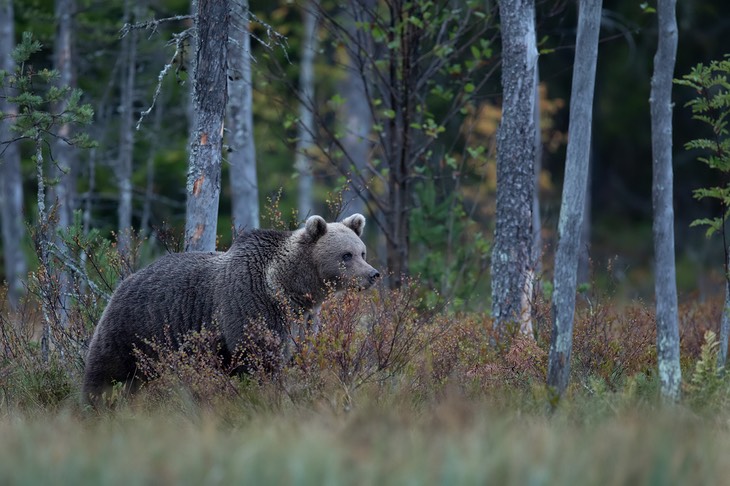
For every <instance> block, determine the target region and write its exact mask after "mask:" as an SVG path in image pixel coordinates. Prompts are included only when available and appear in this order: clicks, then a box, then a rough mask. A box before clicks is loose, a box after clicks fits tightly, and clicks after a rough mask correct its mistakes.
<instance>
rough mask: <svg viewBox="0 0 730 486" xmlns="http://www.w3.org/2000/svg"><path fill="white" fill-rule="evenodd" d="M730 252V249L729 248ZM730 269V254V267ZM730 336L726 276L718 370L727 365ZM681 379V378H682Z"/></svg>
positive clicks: (729, 287)
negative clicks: (729, 336)
mask: <svg viewBox="0 0 730 486" xmlns="http://www.w3.org/2000/svg"><path fill="white" fill-rule="evenodd" d="M728 252H730V248H728ZM727 268H730V253H729V254H728V266H727V267H726V271H727ZM728 334H730V279H729V278H728V277H727V276H725V305H724V307H723V309H722V320H721V321H720V352H719V353H718V356H717V367H718V369H722V370H724V369H725V365H726V364H727V345H728ZM680 378H681V376H680Z"/></svg>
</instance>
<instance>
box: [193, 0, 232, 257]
mask: <svg viewBox="0 0 730 486" xmlns="http://www.w3.org/2000/svg"><path fill="white" fill-rule="evenodd" d="M229 19H230V7H229V2H228V1H227V0H225V1H221V0H198V1H197V10H196V15H195V27H196V31H197V39H198V40H197V49H196V56H195V58H196V63H195V73H194V77H195V84H194V86H193V106H194V107H195V126H194V129H193V131H192V134H191V139H192V142H191V144H190V161H189V166H188V181H187V188H186V189H187V212H186V218H185V251H213V250H215V247H216V237H217V228H218V202H219V200H220V189H221V159H222V153H221V151H222V149H223V126H224V125H223V124H224V119H225V114H226V103H227V100H228V94H227V93H228V88H227V85H226V82H227V62H228V23H229Z"/></svg>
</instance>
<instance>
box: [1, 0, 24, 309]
mask: <svg viewBox="0 0 730 486" xmlns="http://www.w3.org/2000/svg"><path fill="white" fill-rule="evenodd" d="M14 18H15V17H14V15H13V2H12V0H0V69H2V70H4V71H6V72H9V73H12V72H13V71H14V69H15V63H14V62H13V56H12V54H13V47H14V46H15V25H14ZM11 94H12V92H11V91H10V89H9V88H7V87H6V89H5V90H4V92H2V93H0V113H2V116H0V222H1V223H2V243H3V258H4V265H5V266H4V268H5V279H6V281H7V285H8V303H9V305H10V308H11V309H15V308H17V305H18V302H19V299H20V296H21V295H22V294H23V279H24V278H25V274H26V273H27V271H28V266H27V264H26V261H25V255H24V254H23V248H22V244H23V237H24V235H25V225H24V224H23V180H22V175H21V172H20V149H19V147H18V144H17V143H14V142H12V140H13V138H14V136H13V133H12V131H11V130H10V128H11V126H12V123H13V119H14V117H15V116H16V115H17V114H18V108H17V106H15V105H14V104H13V103H10V102H9V101H8V100H7V96H9V95H11Z"/></svg>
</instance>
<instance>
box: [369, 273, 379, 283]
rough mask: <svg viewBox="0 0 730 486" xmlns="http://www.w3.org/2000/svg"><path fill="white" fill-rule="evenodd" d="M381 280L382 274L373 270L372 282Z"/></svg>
mask: <svg viewBox="0 0 730 486" xmlns="http://www.w3.org/2000/svg"><path fill="white" fill-rule="evenodd" d="M379 278H380V272H378V271H377V270H373V273H371V274H370V280H371V281H373V280H377V279H379Z"/></svg>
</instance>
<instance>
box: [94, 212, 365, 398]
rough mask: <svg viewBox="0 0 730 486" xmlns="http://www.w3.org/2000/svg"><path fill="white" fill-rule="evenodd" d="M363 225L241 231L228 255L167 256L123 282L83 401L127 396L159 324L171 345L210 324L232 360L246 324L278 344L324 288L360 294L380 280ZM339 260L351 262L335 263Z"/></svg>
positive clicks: (313, 223) (100, 331)
mask: <svg viewBox="0 0 730 486" xmlns="http://www.w3.org/2000/svg"><path fill="white" fill-rule="evenodd" d="M364 224H365V218H363V217H362V216H361V215H354V216H351V217H350V218H347V219H346V220H344V221H343V222H342V223H330V224H327V223H326V222H325V221H324V219H322V218H321V217H319V216H312V217H310V218H309V219H308V220H307V224H306V227H305V228H303V229H301V230H298V231H294V232H284V231H272V230H253V231H249V232H246V233H244V234H242V235H241V236H239V237H238V238H237V239H236V241H235V242H234V244H233V245H232V246H231V248H230V249H229V250H228V251H226V252H212V253H202V252H201V253H178V254H171V255H167V256H165V257H162V258H160V259H159V260H157V261H156V262H154V263H153V264H151V265H150V266H148V267H146V268H144V269H142V270H140V271H138V272H137V273H135V274H133V275H131V276H130V277H128V278H127V279H126V280H124V281H123V282H122V283H121V284H120V285H119V287H118V288H117V290H116V291H115V292H114V295H113V296H112V298H111V300H110V302H109V305H108V306H107V308H106V310H105V311H104V314H103V315H102V318H101V320H100V321H99V324H98V326H97V328H96V331H95V333H94V336H93V338H92V340H91V344H90V346H89V353H88V355H87V359H86V369H85V372H84V383H83V390H82V393H83V398H84V400H87V401H90V403H92V404H95V403H96V401H97V400H98V398H99V397H101V395H102V393H103V392H104V391H105V390H106V389H107V388H108V387H109V386H110V385H111V384H112V382H114V381H116V382H120V383H125V384H126V385H127V387H128V388H134V385H135V382H136V381H137V379H138V378H139V377H137V376H135V373H136V362H135V359H134V356H133V346H134V345H135V344H136V345H137V346H140V345H142V343H143V341H144V340H155V339H156V340H158V341H160V342H162V341H164V340H165V339H166V337H165V327H166V326H169V334H170V337H171V338H172V339H175V340H176V339H178V338H179V337H180V336H182V335H183V334H185V333H187V332H190V331H193V330H200V329H201V328H202V327H204V326H210V325H212V324H216V325H218V326H219V329H220V331H221V334H222V338H223V341H224V342H223V343H222V344H223V351H224V352H226V353H232V352H233V351H234V350H235V348H236V345H237V344H238V343H239V342H240V341H241V339H242V338H243V337H244V335H245V333H246V328H247V325H248V323H249V322H251V320H253V319H263V320H264V322H265V323H266V325H267V327H268V328H269V329H271V330H272V331H274V332H276V333H278V334H279V335H280V337H281V338H282V342H283V343H286V342H287V341H288V333H289V331H290V330H289V329H288V323H287V319H286V310H287V309H285V308H286V307H289V310H290V311H293V312H308V311H312V309H313V308H315V307H316V306H317V305H319V304H320V303H321V302H322V300H324V298H325V297H326V294H327V292H328V287H331V286H332V284H334V285H335V287H336V288H337V289H340V288H342V287H343V286H344V285H345V282H355V284H356V285H358V286H360V287H368V286H370V285H372V283H373V282H374V280H375V279H376V278H377V277H378V276H379V274H378V272H377V271H376V270H375V269H374V268H373V267H371V266H370V265H368V264H367V262H366V261H365V260H364V258H363V255H364V251H365V245H364V244H363V243H362V241H361V240H360V238H359V236H360V235H361V234H362V230H363V227H364ZM345 253H350V254H351V255H352V256H353V258H351V259H348V261H343V255H344V254H345ZM282 302H284V303H285V304H284V305H282Z"/></svg>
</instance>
